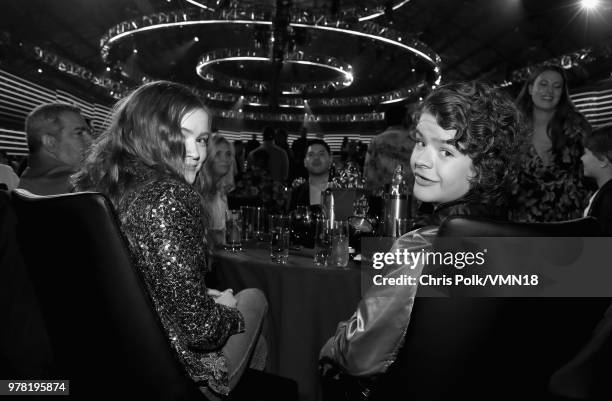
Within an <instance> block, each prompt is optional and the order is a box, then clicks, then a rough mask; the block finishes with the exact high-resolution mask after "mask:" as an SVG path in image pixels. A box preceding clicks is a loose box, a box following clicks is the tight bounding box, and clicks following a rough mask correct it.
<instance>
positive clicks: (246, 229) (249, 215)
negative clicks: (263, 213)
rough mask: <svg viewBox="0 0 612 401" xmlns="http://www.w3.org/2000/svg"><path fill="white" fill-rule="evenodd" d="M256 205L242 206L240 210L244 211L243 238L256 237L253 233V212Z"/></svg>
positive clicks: (246, 239)
mask: <svg viewBox="0 0 612 401" xmlns="http://www.w3.org/2000/svg"><path fill="white" fill-rule="evenodd" d="M253 209H255V208H254V207H252V206H241V207H240V211H241V212H242V239H244V240H245V241H248V240H250V239H253V238H254V234H253V213H254V210H253Z"/></svg>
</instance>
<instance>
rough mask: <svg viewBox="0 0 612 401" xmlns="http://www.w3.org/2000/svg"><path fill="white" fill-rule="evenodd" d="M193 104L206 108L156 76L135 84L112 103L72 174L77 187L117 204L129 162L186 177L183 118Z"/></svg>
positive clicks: (130, 177) (126, 184)
mask: <svg viewBox="0 0 612 401" xmlns="http://www.w3.org/2000/svg"><path fill="white" fill-rule="evenodd" d="M194 109H204V110H206V111H208V109H207V108H206V107H205V106H204V104H203V103H202V101H201V100H200V99H199V98H198V97H197V96H196V95H195V93H194V92H193V91H192V90H191V89H189V88H188V87H186V86H184V85H181V84H177V83H174V82H168V81H157V82H151V83H148V84H145V85H142V86H141V87H139V88H137V89H136V90H134V91H133V92H132V93H131V94H129V95H128V96H127V97H125V98H124V99H122V100H120V101H119V102H117V104H116V105H115V107H114V109H113V113H112V117H111V124H110V126H109V127H108V129H107V130H106V131H105V132H104V133H103V134H102V135H100V136H99V137H98V138H97V139H96V140H95V142H94V143H93V145H92V146H91V147H90V149H89V153H88V154H87V156H86V158H85V161H84V162H83V165H82V166H81V169H80V171H79V172H77V173H76V174H75V175H73V177H72V180H73V184H74V185H75V188H77V190H80V191H83V190H94V191H99V192H102V193H104V194H105V195H107V196H108V197H109V198H110V200H111V201H112V202H113V204H114V205H115V206H117V205H118V204H119V202H120V200H121V198H122V197H123V196H124V195H125V194H126V190H127V189H129V188H130V185H133V178H134V174H133V173H132V172H131V169H130V167H133V166H138V165H144V166H147V167H150V168H152V169H153V170H155V171H157V172H158V173H160V174H163V175H171V176H174V177H175V178H177V179H179V180H182V181H185V178H184V169H185V164H184V163H185V162H184V160H185V144H184V142H185V139H184V137H183V134H182V131H181V120H182V118H183V117H184V116H185V115H186V114H187V113H189V112H190V111H192V110H194Z"/></svg>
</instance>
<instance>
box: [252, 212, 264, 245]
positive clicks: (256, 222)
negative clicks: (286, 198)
mask: <svg viewBox="0 0 612 401" xmlns="http://www.w3.org/2000/svg"><path fill="white" fill-rule="evenodd" d="M252 209H253V215H252V218H251V224H252V225H253V237H255V238H257V239H258V240H260V241H261V240H262V239H263V236H264V234H265V233H266V216H267V213H266V209H265V208H263V207H253V208H252Z"/></svg>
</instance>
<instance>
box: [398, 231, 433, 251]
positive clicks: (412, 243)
mask: <svg viewBox="0 0 612 401" xmlns="http://www.w3.org/2000/svg"><path fill="white" fill-rule="evenodd" d="M438 229H439V227H438V226H426V227H421V228H418V229H416V230H412V231H410V232H408V233H406V234H404V235H402V236H401V237H399V238H398V239H397V240H396V244H395V246H396V247H397V248H399V249H409V248H414V247H417V248H418V247H426V246H429V245H431V243H432V241H433V239H434V238H435V237H436V235H437V234H438Z"/></svg>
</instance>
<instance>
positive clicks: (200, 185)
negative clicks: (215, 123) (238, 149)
mask: <svg viewBox="0 0 612 401" xmlns="http://www.w3.org/2000/svg"><path fill="white" fill-rule="evenodd" d="M222 145H226V146H227V147H228V149H229V151H230V153H231V159H230V169H229V171H228V172H227V174H225V175H224V176H222V177H215V176H214V172H213V166H214V163H215V154H216V153H217V150H219V149H220V148H221V146H222ZM206 153H207V154H208V156H207V157H206V160H205V161H204V164H203V165H202V169H201V170H200V174H198V176H197V178H196V181H195V187H196V189H197V190H198V192H199V193H200V194H201V195H202V197H203V198H204V199H211V198H212V197H214V196H215V195H216V194H217V193H219V192H221V193H222V194H227V193H229V192H231V191H232V190H233V189H234V187H235V184H234V175H235V174H236V158H235V154H234V147H233V146H232V144H231V143H230V142H229V141H228V140H227V138H225V137H224V136H222V135H220V134H215V135H213V136H212V137H211V138H210V139H209V140H208V148H207V149H206Z"/></svg>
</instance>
